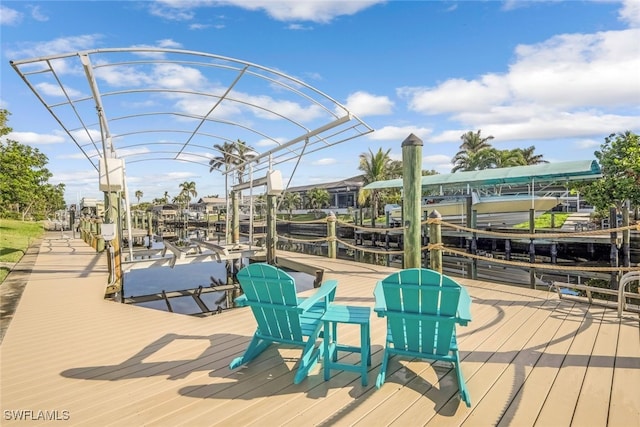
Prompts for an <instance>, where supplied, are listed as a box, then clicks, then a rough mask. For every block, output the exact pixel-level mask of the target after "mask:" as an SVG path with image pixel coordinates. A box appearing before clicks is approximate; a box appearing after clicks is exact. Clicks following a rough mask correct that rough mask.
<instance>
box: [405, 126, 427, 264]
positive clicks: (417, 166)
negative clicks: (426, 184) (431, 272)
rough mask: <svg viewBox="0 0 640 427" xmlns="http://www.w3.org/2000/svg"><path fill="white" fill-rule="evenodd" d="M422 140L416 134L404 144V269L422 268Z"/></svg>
mask: <svg viewBox="0 0 640 427" xmlns="http://www.w3.org/2000/svg"><path fill="white" fill-rule="evenodd" d="M422 145H423V143H422V140H421V139H420V138H418V137H417V136H415V135H414V134H411V135H409V136H408V137H407V138H406V139H405V140H404V141H403V142H402V167H403V181H402V186H403V190H404V195H403V201H404V202H403V214H404V224H403V225H404V227H405V229H404V268H418V267H420V255H421V250H420V248H421V246H420V229H421V225H420V222H421V221H420V218H421V216H420V212H421V211H422Z"/></svg>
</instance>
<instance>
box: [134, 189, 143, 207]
mask: <svg viewBox="0 0 640 427" xmlns="http://www.w3.org/2000/svg"><path fill="white" fill-rule="evenodd" d="M143 195H144V193H143V192H142V191H140V190H136V192H135V198H136V200H137V201H138V204H140V199H142V196H143Z"/></svg>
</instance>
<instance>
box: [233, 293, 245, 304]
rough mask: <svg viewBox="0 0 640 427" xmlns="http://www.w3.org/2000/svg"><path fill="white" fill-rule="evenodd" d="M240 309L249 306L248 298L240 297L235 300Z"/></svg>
mask: <svg viewBox="0 0 640 427" xmlns="http://www.w3.org/2000/svg"><path fill="white" fill-rule="evenodd" d="M233 301H234V302H235V303H236V305H237V306H238V307H245V306H246V305H247V296H246V295H240V296H239V297H238V298H236V299H234V300H233Z"/></svg>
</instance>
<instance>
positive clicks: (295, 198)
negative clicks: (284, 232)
mask: <svg viewBox="0 0 640 427" xmlns="http://www.w3.org/2000/svg"><path fill="white" fill-rule="evenodd" d="M301 200H302V199H301V197H300V193H292V192H289V191H287V192H286V193H283V194H282V200H281V204H282V208H283V209H286V210H287V211H288V212H289V219H291V218H292V216H293V210H294V209H295V208H297V207H298V206H300V202H301Z"/></svg>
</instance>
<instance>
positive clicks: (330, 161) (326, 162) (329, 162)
mask: <svg viewBox="0 0 640 427" xmlns="http://www.w3.org/2000/svg"><path fill="white" fill-rule="evenodd" d="M336 162H337V160H336V159H332V158H328V157H327V158H324V159H318V160H315V161H313V162H311V164H312V165H315V166H327V165H333V164H336Z"/></svg>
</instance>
